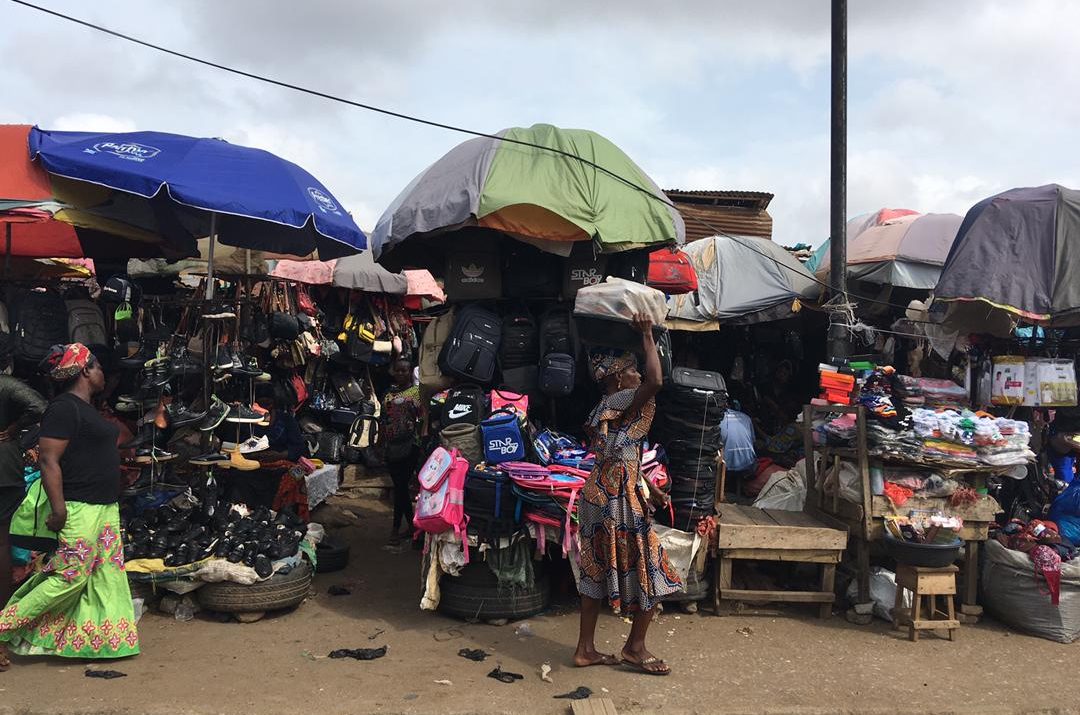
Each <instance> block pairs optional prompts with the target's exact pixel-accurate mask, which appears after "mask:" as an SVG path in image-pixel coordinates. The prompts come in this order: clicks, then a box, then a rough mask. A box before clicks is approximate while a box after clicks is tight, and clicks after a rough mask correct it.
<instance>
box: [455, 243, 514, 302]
mask: <svg viewBox="0 0 1080 715" xmlns="http://www.w3.org/2000/svg"><path fill="white" fill-rule="evenodd" d="M501 249H502V241H500V240H498V236H497V235H493V236H468V237H459V238H458V239H456V240H455V242H454V247H453V250H451V251H449V254H448V255H447V261H446V279H445V284H446V298H447V300H450V301H454V302H457V301H467V300H495V299H498V298H501V297H502V295H503V265H502V252H501Z"/></svg>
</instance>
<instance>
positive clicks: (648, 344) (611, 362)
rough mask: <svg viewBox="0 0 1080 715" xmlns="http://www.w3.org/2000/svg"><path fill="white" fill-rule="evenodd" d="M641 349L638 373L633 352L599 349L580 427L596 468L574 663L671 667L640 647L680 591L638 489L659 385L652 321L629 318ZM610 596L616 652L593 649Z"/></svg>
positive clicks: (582, 517) (583, 531) (585, 515)
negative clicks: (619, 636) (594, 390)
mask: <svg viewBox="0 0 1080 715" xmlns="http://www.w3.org/2000/svg"><path fill="white" fill-rule="evenodd" d="M634 327H635V328H636V329H637V330H639V331H640V332H641V347H642V352H643V353H644V355H645V375H644V378H643V377H642V375H641V374H640V373H639V372H638V370H637V360H636V359H635V358H634V356H633V354H631V353H621V354H617V355H597V356H595V357H594V358H593V359H592V361H591V368H592V377H593V379H594V380H596V382H598V383H600V384H601V385H602V386H603V388H604V393H605V394H604V398H603V399H602V400H601V401H600V404H598V405H597V406H596V408H595V409H594V410H593V412H592V414H591V416H590V417H589V421H588V424H586V426H585V427H586V430H587V432H588V434H589V438H590V442H591V448H592V450H593V452H594V453H595V454H596V466H595V467H593V471H592V474H590V475H589V479H588V481H587V482H586V483H585V487H584V488H583V489H582V492H581V501H580V502H579V506H578V523H579V527H580V532H579V533H580V541H581V578H580V582H579V584H578V591H579V592H580V593H581V630H580V633H579V637H578V645H577V650H576V651H575V652H574V665H576V666H578V667H586V666H590V665H618V664H619V663H622V664H624V665H628V666H630V667H633V668H635V669H637V670H639V671H641V672H642V673H647V674H649V675H667V674H668V673H670V672H671V668H670V667H668V665H667V664H666V663H664V661H663V660H661V659H659V658H657V657H656V656H654V655H653V654H652V653H650V652H649V651H648V650H647V649H646V647H645V634H646V632H647V631H648V629H649V624H650V623H651V622H652V619H653V616H654V615H656V606H657V604H659V602H660V600H661V599H662V598H663V597H664V596H667V595H669V594H672V593H675V592H677V591H680V590H682V584H681V582H680V580H679V576H678V574H676V573H675V571H674V570H673V569H672V567H671V564H670V563H669V562H668V558H667V555H666V554H665V553H664V549H663V547H662V546H661V545H660V540H659V539H658V538H657V536H656V533H655V532H654V531H653V529H652V523H651V520H650V518H649V511H648V508H647V506H646V500H645V497H644V495H643V492H642V489H641V447H642V442H643V441H644V439H645V436H646V435H647V434H648V432H649V427H650V426H651V425H652V420H653V414H654V413H655V411H656V402H655V399H654V398H655V396H656V393H657V392H659V391H660V388H661V386H662V385H663V378H662V376H661V373H660V358H659V356H658V355H657V352H656V343H655V342H654V340H653V333H652V327H653V326H652V321H651V320H650V319H649V318H648V317H647V316H644V315H640V314H639V315H636V316H634ZM604 600H609V601H610V602H611V604H612V606H613V607H614V608H616V609H618V610H619V611H620V612H622V613H632V614H633V619H634V622H633V626H632V627H631V628H630V635H629V637H628V638H627V640H626V644H625V645H624V646H623V649H622V653H621V654H620V656H619V657H618V658H616V657H615V656H613V655H605V654H602V653H600V652H598V651H597V650H596V644H595V642H594V639H595V633H596V621H597V619H598V617H599V615H600V606H601V604H602V603H603V601H604Z"/></svg>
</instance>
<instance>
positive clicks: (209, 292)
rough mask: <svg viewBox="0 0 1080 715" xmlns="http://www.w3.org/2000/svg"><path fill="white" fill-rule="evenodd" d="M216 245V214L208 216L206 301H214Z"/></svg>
mask: <svg viewBox="0 0 1080 715" xmlns="http://www.w3.org/2000/svg"><path fill="white" fill-rule="evenodd" d="M215 243H217V212H216V211H214V212H213V213H211V214H210V250H209V252H208V253H207V255H206V299H207V300H213V299H214V244H215Z"/></svg>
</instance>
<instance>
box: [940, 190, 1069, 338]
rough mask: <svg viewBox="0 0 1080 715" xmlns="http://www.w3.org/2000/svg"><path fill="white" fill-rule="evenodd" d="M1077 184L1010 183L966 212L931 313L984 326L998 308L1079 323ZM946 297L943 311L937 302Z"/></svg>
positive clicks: (967, 328) (1056, 322) (969, 328)
mask: <svg viewBox="0 0 1080 715" xmlns="http://www.w3.org/2000/svg"><path fill="white" fill-rule="evenodd" d="M1077 276H1080V191H1077V190H1075V189H1068V188H1065V187H1064V186H1059V185H1058V184H1048V185H1046V186H1038V187H1033V188H1017V189H1010V190H1009V191H1005V192H1004V193H1001V194H998V195H997V196H991V197H990V198H988V199H984V200H982V201H980V202H979V203H977V204H975V205H974V206H972V207H971V209H970V210H969V211H968V213H967V216H965V217H964V222H963V224H962V225H961V226H960V231H959V233H958V234H957V237H956V242H955V243H954V244H953V247H952V250H951V251H950V252H949V257H948V259H947V260H946V261H945V267H944V268H943V269H942V272H941V280H940V281H938V285H937V288H936V289H935V290H934V297H935V306H934V308H935V310H934V311H933V314H934V315H935V318H936V319H939V320H944V321H945V322H947V323H950V324H952V325H954V326H955V327H957V328H959V329H961V330H963V331H964V332H969V333H973V332H986V331H985V330H984V329H983V326H984V325H985V324H986V322H987V318H990V319H991V320H992V319H993V318H992V317H991V316H990V315H989V314H992V313H995V312H1003V313H1005V314H1008V315H1009V316H1010V317H1012V318H1013V319H1014V320H1019V319H1021V318H1023V319H1027V320H1029V321H1033V322H1039V323H1043V324H1048V325H1052V326H1058V327H1067V326H1075V325H1080V280H1077ZM941 304H944V305H946V306H947V309H946V310H945V311H944V314H942V313H941V312H940V311H938V310H936V308H937V306H938V305H941Z"/></svg>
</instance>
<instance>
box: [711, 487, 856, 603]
mask: <svg viewBox="0 0 1080 715" xmlns="http://www.w3.org/2000/svg"><path fill="white" fill-rule="evenodd" d="M717 512H718V515H717V517H716V537H717V559H716V566H715V568H716V579H715V590H714V607H715V612H716V614H717V615H720V613H721V602H722V601H779V602H789V603H817V604H821V605H820V609H821V610H820V615H821V617H822V618H828V617H829V615H830V613H831V612H832V604H833V602H834V601H835V600H836V594H835V593H834V592H833V590H834V583H835V580H836V565H837V564H838V563H840V559H841V557H842V556H843V554H844V550H845V549H846V548H847V539H848V532H847V527H845V526H844V525H843V524H841V523H840V522H838V521H836V520H834V519H832V518H831V517H829V516H827V515H824V514H811V513H807V512H798V511H783V510H778V509H756V508H754V507H749V506H738V505H735V504H718V505H717ZM738 559H744V560H752V561H790V562H795V563H810V564H820V565H821V589H820V590H818V591H754V590H746V589H736V588H732V582H731V572H732V564H733V562H734V561H736V560H738Z"/></svg>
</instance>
